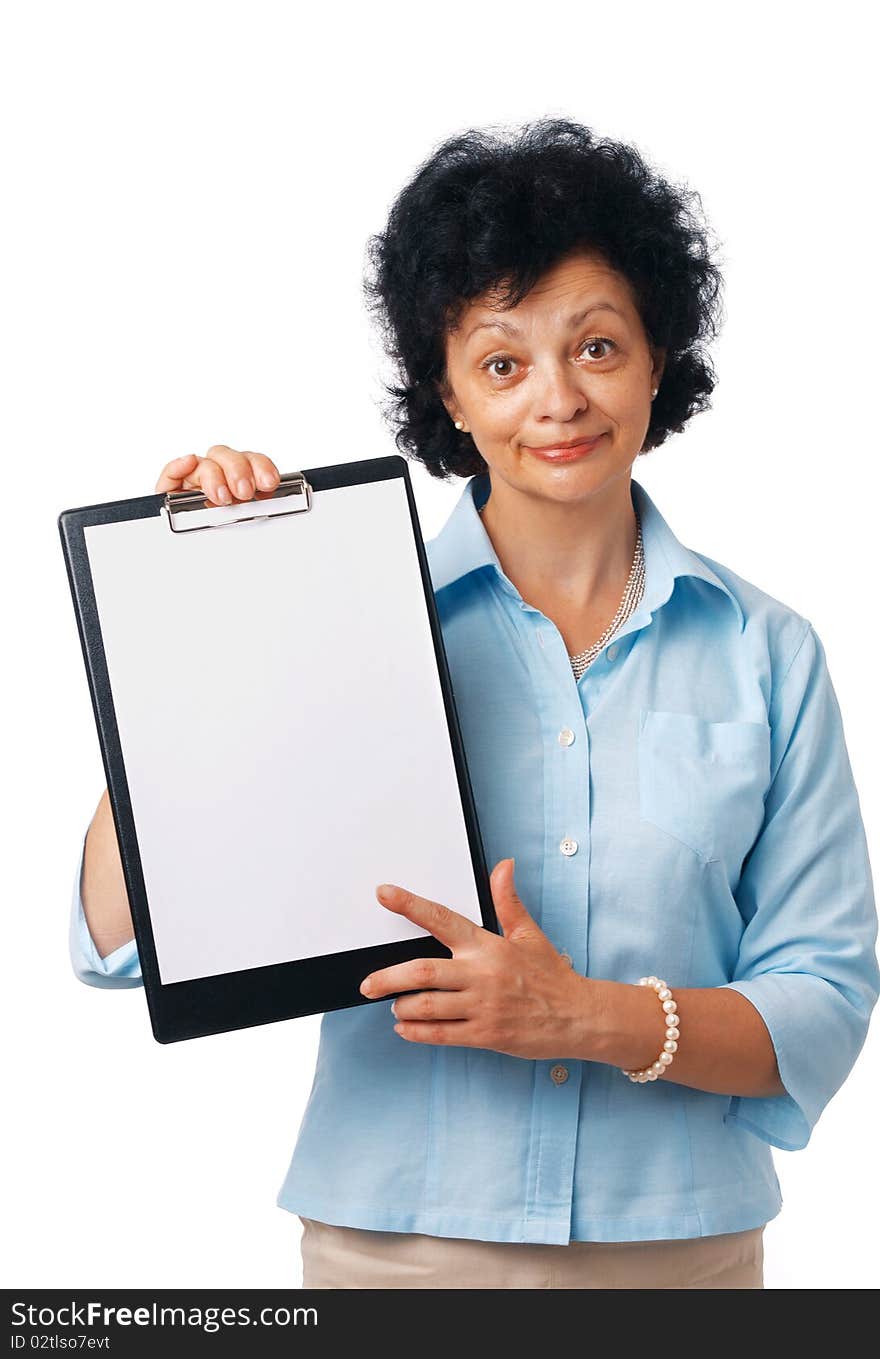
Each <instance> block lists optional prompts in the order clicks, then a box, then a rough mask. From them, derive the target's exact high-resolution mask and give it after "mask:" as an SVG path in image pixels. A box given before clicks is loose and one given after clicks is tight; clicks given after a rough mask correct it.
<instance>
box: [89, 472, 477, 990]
mask: <svg viewBox="0 0 880 1359" xmlns="http://www.w3.org/2000/svg"><path fill="white" fill-rule="evenodd" d="M230 508H231V509H233V508H234V507H230ZM85 540H86V548H87V551H88V555H89V562H90V566H91V572H92V578H93V581H94V588H95V595H96V600H97V606H98V614H99V618H100V626H101V633H102V637H103V643H104V649H105V653H106V657H107V666H108V670H109V675H110V685H111V689H112V692H113V701H114V705H115V709H116V719H117V723H118V728H119V737H120V742H121V746H122V758H123V761H124V764H125V771H126V776H127V779H128V787H129V792H130V795H131V805H132V811H133V816H134V824H135V830H136V834H137V840H138V846H139V849H140V855H141V863H142V866H143V874H144V881H145V884H146V892H147V898H148V902H149V909H150V917H151V920H152V925H153V933H154V938H155V943H156V952H157V956H158V963H159V972H160V975H161V978H162V982H163V983H165V984H167V983H170V982H178V981H187V980H191V979H193V978H197V977H206V976H215V975H218V974H221V973H227V972H234V971H240V970H242V969H245V968H252V967H262V966H265V965H267V964H272V963H281V962H287V961H292V960H294V959H300V958H312V957H318V956H320V955H324V954H329V953H335V952H340V951H345V950H349V949H357V948H365V947H367V946H369V945H378V944H386V943H391V942H392V941H395V940H398V939H412V938H417V937H424V936H425V935H426V934H427V931H425V930H424V929H422V928H421V927H420V926H417V925H414V924H413V923H412V922H410V921H409V920H407V919H406V918H405V917H402V916H397V915H395V914H394V913H393V912H389V911H387V910H386V909H385V908H384V907H383V906H381V905H380V904H379V902H378V901H377V900H376V898H375V888H376V887H377V886H378V884H379V883H382V882H394V883H398V884H400V885H402V886H404V887H407V888H409V889H411V890H412V891H414V892H416V893H418V894H419V895H420V896H424V897H429V898H431V899H432V900H435V901H440V902H443V903H444V904H445V905H447V906H451V907H452V908H453V909H454V910H456V911H459V912H461V913H462V914H463V915H466V916H468V918H469V919H471V920H474V921H476V922H480V920H481V915H480V907H479V900H478V897H477V892H476V885H475V881H474V871H473V866H472V861H471V855H470V848H469V845H468V839H467V830H466V826H465V820H464V815H463V811H462V803H461V795H460V793H459V788H458V780H457V777H456V772H455V765H454V762H453V754H452V743H451V738H450V734H449V728H448V725H447V721H446V714H445V709H444V704H443V694H442V690H441V687H440V679H439V675H438V672H437V663H436V660H435V656H434V648H433V642H432V639H431V630H430V623H429V618H428V612H427V608H426V605H425V597H424V588H423V585H422V578H421V573H420V571H419V564H418V558H417V555H416V547H415V543H414V541H413V530H412V523H411V519H410V514H409V508H408V504H407V499H406V489H405V485H404V481H403V479H402V478H397V477H395V478H392V479H390V480H388V481H376V482H370V483H367V484H364V485H358V486H349V487H340V488H337V489H335V490H327V491H318V492H315V494H314V497H313V501H312V508H311V510H309V511H306V512H303V513H299V514H291V515H276V516H274V517H272V518H270V519H263V520H256V521H250V522H245V523H241V524H229V525H224V526H223V527H220V528H212V529H209V530H205V531H201V532H199V531H196V532H192V531H190V532H184V533H173V532H172V531H171V529H170V527H169V525H168V522H167V519H166V517H165V516H164V515H159V516H157V517H155V518H151V519H141V520H132V521H129V522H127V523H115V524H101V525H94V526H90V527H87V528H86V529H85Z"/></svg>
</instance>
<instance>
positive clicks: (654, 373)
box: [651, 349, 666, 387]
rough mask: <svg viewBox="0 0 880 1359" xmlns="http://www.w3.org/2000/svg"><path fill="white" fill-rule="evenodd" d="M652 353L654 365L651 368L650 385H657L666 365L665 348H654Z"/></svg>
mask: <svg viewBox="0 0 880 1359" xmlns="http://www.w3.org/2000/svg"><path fill="white" fill-rule="evenodd" d="M653 355H654V366H653V368H652V370H651V386H652V387H659V386H660V379H661V378H662V376H663V369H664V368H665V367H666V350H665V349H655V350H654V351H653Z"/></svg>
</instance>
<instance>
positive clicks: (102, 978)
mask: <svg viewBox="0 0 880 1359" xmlns="http://www.w3.org/2000/svg"><path fill="white" fill-rule="evenodd" d="M86 834H88V832H87V833H86ZM85 848H86V836H85V835H84V836H83V842H82V845H81V847H80V854H79V864H78V865H77V869H76V876H75V877H74V880H73V901H72V903H71V910H70V931H69V944H70V961H71V963H72V964H73V970H74V972H75V973H76V975H77V976H78V977H79V979H80V981H83V982H85V983H86V984H87V985H88V986H107V987H115V988H117V989H118V988H121V987H126V986H142V985H143V977H142V976H141V960H140V957H139V956H138V951H137V944H136V942H135V940H134V939H130V940H129V942H128V943H127V944H123V945H122V946H121V947H120V948H117V949H114V950H113V952H112V953H108V954H107V957H106V958H102V957H101V955H100V954H99V953H98V950H97V949H96V948H95V942H94V940H93V939H92V936H91V935H90V934H89V926H88V922H87V920H86V917H85V911H84V910H83V904H82V870H83V861H84V859H85Z"/></svg>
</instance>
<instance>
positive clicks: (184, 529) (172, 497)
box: [161, 472, 313, 533]
mask: <svg viewBox="0 0 880 1359" xmlns="http://www.w3.org/2000/svg"><path fill="white" fill-rule="evenodd" d="M312 494H313V492H312V488H311V486H310V485H309V483H308V482H307V481H306V479H305V476H304V475H303V473H302V472H285V473H284V475H283V476H282V478H281V480H280V482H279V483H278V485H277V486H276V488H275V490H274V491H261V492H259V493H258V494H257V495H256V496H255V497H254V498H253V500H242V501H240V502H239V503H238V504H236V505H210V506H209V505H208V498H207V496H206V495H205V493H204V492H203V491H168V492H167V493H166V495H165V503H164V504H163V505H162V507H161V508H162V512H163V514H164V515H165V517H166V519H167V520H168V524H169V527H170V528H171V531H172V532H173V533H190V532H193V531H197V530H198V529H209V528H225V527H226V526H227V525H231V524H243V523H251V522H253V521H254V520H257V519H276V518H279V517H280V516H281V515H285V514H303V513H304V512H305V511H306V510H310V509H311V508H312ZM290 496H296V497H297V499H298V500H299V502H300V503H299V504H295V505H290V504H289V503H288V497H290ZM276 501H280V502H281V504H280V505H277V506H276V507H275V508H272V509H267V508H266V506H271V505H273V503H274V502H276ZM193 510H196V511H198V512H199V523H193V521H192V519H191V518H190V512H191V511H193Z"/></svg>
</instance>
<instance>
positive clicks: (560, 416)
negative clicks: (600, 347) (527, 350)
mask: <svg viewBox="0 0 880 1359" xmlns="http://www.w3.org/2000/svg"><path fill="white" fill-rule="evenodd" d="M535 402H536V405H535V411H534V414H535V417H536V418H537V419H539V420H540V419H544V420H553V421H556V422H557V423H558V424H565V423H567V422H568V421H569V420H572V419H573V418H574V417H575V416H576V415H578V414H579V413H580V412H581V411H584V410H586V409H587V406H588V405H589V401H588V399H587V394H586V392H585V391H584V387H583V378H582V376H581V375H580V374H578V373H575V372H572V370H571V368H569V367H568V366H567V365H566V364H551V365H549V366H548V367H546V368H543V369H541V370H540V371H539V373H538V374H537V384H536V390H535Z"/></svg>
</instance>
